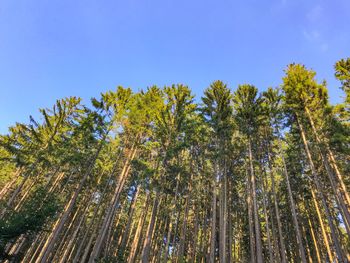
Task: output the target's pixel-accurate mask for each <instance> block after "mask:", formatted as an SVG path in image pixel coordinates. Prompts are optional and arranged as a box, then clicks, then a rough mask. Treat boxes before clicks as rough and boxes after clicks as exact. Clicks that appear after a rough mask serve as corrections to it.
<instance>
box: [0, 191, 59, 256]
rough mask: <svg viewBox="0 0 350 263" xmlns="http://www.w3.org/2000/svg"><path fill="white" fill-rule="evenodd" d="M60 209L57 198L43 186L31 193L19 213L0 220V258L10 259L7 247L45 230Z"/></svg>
mask: <svg viewBox="0 0 350 263" xmlns="http://www.w3.org/2000/svg"><path fill="white" fill-rule="evenodd" d="M59 209H60V203H59V200H58V199H57V196H55V195H54V194H48V193H47V191H46V189H45V188H44V187H42V186H40V187H38V188H37V189H36V190H35V191H34V192H32V193H31V195H30V196H29V198H28V199H27V200H26V201H25V202H24V204H23V206H22V207H21V208H20V210H19V211H10V212H8V213H7V214H6V215H5V216H4V217H3V218H1V219H0V258H6V257H8V256H7V254H6V253H5V245H6V244H7V243H8V242H9V241H13V240H15V239H16V238H18V237H19V236H21V235H26V236H31V235H34V234H36V233H38V232H39V231H42V230H44V227H45V224H46V223H48V222H49V221H51V220H53V219H54V217H55V215H56V214H57V212H58V211H59Z"/></svg>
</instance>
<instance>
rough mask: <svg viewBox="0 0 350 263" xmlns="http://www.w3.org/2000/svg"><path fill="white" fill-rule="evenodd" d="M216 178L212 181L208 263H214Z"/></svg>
mask: <svg viewBox="0 0 350 263" xmlns="http://www.w3.org/2000/svg"><path fill="white" fill-rule="evenodd" d="M216 177H217V175H216V174H215V175H214V178H213V179H214V180H213V184H214V186H213V200H212V216H211V220H212V221H211V234H210V255H209V262H210V263H214V262H215V248H216V246H215V245H216V242H215V241H216Z"/></svg>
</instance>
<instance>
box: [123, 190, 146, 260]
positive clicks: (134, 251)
mask: <svg viewBox="0 0 350 263" xmlns="http://www.w3.org/2000/svg"><path fill="white" fill-rule="evenodd" d="M149 202H150V194H149V193H147V197H146V202H145V206H144V208H143V214H142V215H141V216H140V219H139V223H138V225H137V228H136V233H135V237H134V241H133V243H132V245H131V250H130V254H129V258H128V263H133V262H135V260H136V256H137V252H138V248H139V246H140V241H141V238H140V237H141V232H142V228H143V225H144V222H145V219H146V217H147V211H148V206H149Z"/></svg>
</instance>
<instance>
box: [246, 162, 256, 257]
mask: <svg viewBox="0 0 350 263" xmlns="http://www.w3.org/2000/svg"><path fill="white" fill-rule="evenodd" d="M247 170H248V167H247ZM246 175H247V176H246V177H247V188H248V191H247V192H248V193H247V206H248V221H249V222H248V223H249V245H250V251H249V252H250V261H251V262H252V263H255V234H254V226H253V225H254V222H253V208H252V207H253V205H252V199H251V197H252V187H251V180H250V176H249V175H248V171H246Z"/></svg>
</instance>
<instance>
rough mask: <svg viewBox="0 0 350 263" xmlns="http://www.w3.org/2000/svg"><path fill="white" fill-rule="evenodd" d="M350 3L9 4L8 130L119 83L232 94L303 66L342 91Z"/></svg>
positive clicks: (4, 115)
mask: <svg viewBox="0 0 350 263" xmlns="http://www.w3.org/2000/svg"><path fill="white" fill-rule="evenodd" d="M349 25H350V1H349V0H333V1H330V0H328V1H327V0H265V1H263V0H225V1H224V0H210V1H208V0H172V1H170V0H154V1H151V0H94V1H93V0H84V1H79V0H73V1H72V0H15V1H14V0H0V91H1V92H0V133H5V132H6V131H7V127H8V126H10V125H12V124H14V123H15V122H16V121H18V122H27V121H28V116H29V115H33V116H34V117H36V116H38V108H44V107H50V106H52V105H53V103H54V102H55V100H56V99H58V98H62V97H66V96H73V95H74V96H80V97H82V98H83V99H84V101H85V102H87V103H88V101H89V98H91V97H94V96H98V95H99V93H100V92H104V91H106V90H110V89H114V88H115V87H116V86H117V85H122V86H125V87H132V88H133V89H135V90H137V89H141V88H146V87H147V86H150V85H153V84H156V85H159V86H164V85H168V84H172V83H183V84H187V85H189V86H190V87H191V88H192V90H193V91H194V93H195V94H196V95H197V96H198V97H200V96H201V95H202V92H203V90H204V89H205V88H206V87H208V85H209V84H210V83H211V82H212V81H214V80H217V79H220V80H223V81H224V82H226V83H227V84H228V85H229V86H230V87H231V88H232V89H235V88H236V87H237V85H238V84H242V83H250V84H254V85H256V86H257V87H258V88H259V89H260V90H262V89H265V88H267V87H268V86H277V85H279V84H280V83H281V78H282V76H283V69H284V68H285V67H286V65H287V64H289V63H291V62H298V63H304V64H305V65H306V66H307V67H309V68H312V69H314V70H315V71H316V72H317V74H318V75H317V78H318V79H320V80H322V79H326V80H327V82H328V84H329V89H330V98H331V102H332V103H335V102H339V101H341V100H342V99H341V98H340V96H341V95H342V93H341V92H340V90H339V89H338V87H339V83H338V82H337V81H336V80H335V79H334V77H333V65H334V63H335V61H336V60H338V59H340V58H345V57H348V56H350V27H349Z"/></svg>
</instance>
